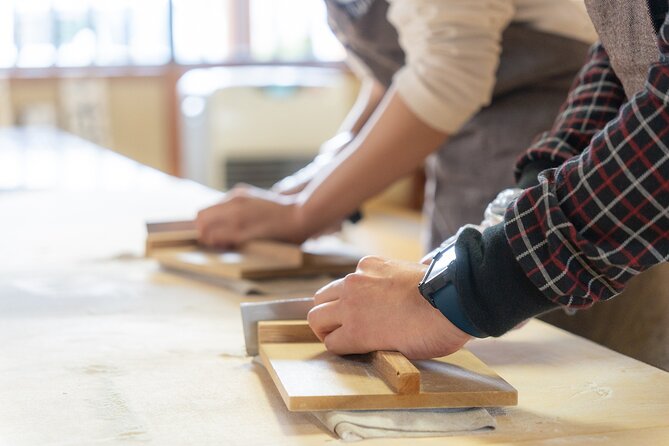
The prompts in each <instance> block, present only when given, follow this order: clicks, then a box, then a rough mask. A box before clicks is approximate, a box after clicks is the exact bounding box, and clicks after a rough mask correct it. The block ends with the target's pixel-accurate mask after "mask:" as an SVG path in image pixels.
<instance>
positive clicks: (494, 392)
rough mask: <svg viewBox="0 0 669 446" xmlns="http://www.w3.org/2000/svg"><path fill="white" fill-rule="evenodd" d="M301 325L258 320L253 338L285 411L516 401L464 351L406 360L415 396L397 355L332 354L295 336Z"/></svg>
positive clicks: (506, 403) (511, 392) (502, 383)
mask: <svg viewBox="0 0 669 446" xmlns="http://www.w3.org/2000/svg"><path fill="white" fill-rule="evenodd" d="M300 324H302V326H304V325H305V324H306V323H305V322H297V323H296V322H295V321H287V322H276V321H273V322H262V323H260V324H259V327H260V326H261V325H262V327H263V328H262V329H260V328H259V333H258V336H260V337H261V338H260V339H261V341H260V344H259V351H260V356H261V359H262V361H263V363H264V364H265V367H266V368H267V370H268V372H269V374H270V376H271V377H272V379H273V381H274V383H275V384H276V386H277V388H278V390H279V392H280V393H281V396H282V398H283V400H284V402H285V404H286V407H287V408H288V409H289V410H291V411H315V410H373V409H403V408H440V407H488V406H510V405H515V404H517V402H518V396H517V392H516V390H515V389H514V388H513V387H512V386H511V385H509V383H507V382H506V381H504V380H503V379H502V378H500V377H499V376H498V375H497V374H496V373H495V372H494V371H492V370H491V369H490V368H489V367H488V366H486V365H485V364H484V363H483V362H481V361H480V360H479V359H478V358H477V357H476V356H474V355H473V354H472V353H470V352H469V351H466V350H460V351H458V352H456V353H454V354H452V355H449V356H447V357H444V358H439V359H434V360H429V361H414V362H413V363H410V364H411V367H414V368H415V369H416V370H417V371H418V373H419V388H418V391H415V387H414V386H415V385H416V384H415V378H414V377H415V376H416V375H415V372H414V371H413V370H412V369H411V367H409V366H408V365H407V364H406V363H405V362H404V361H406V358H404V357H403V356H402V355H399V354H391V353H390V352H377V353H375V354H372V355H350V356H346V357H342V356H337V355H334V354H332V353H330V352H328V351H327V350H326V349H325V346H324V345H323V344H322V343H320V342H307V341H308V338H309V336H312V335H310V334H308V333H305V332H304V331H301V330H302V329H301V328H299V326H300ZM270 327H271V329H270ZM282 328H283V329H286V330H288V333H289V336H286V337H284V338H282V336H285V335H281V334H280V333H278V332H280V331H281V329H282ZM263 337H264V339H271V341H270V342H267V341H263V340H262V339H263ZM295 340H296V341H295ZM280 341H281V342H280ZM283 341H285V342H283ZM398 355H399V356H398ZM407 362H408V361H407ZM393 375H394V377H395V378H393ZM400 376H406V377H409V378H403V379H399V377H400ZM396 378H397V379H396ZM393 380H395V383H394V384H393ZM403 383H405V384H403Z"/></svg>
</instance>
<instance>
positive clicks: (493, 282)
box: [453, 223, 558, 336]
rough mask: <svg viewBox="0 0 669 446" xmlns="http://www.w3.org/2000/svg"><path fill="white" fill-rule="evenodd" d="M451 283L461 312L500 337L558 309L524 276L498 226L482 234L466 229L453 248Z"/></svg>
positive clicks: (476, 324) (487, 331)
mask: <svg viewBox="0 0 669 446" xmlns="http://www.w3.org/2000/svg"><path fill="white" fill-rule="evenodd" d="M455 252H456V265H455V278H454V280H453V283H454V285H455V287H456V289H457V291H458V294H459V296H460V301H461V302H462V305H463V308H464V312H465V314H466V315H467V317H468V319H469V320H470V321H471V322H472V323H473V324H474V326H476V327H477V328H478V329H479V330H481V331H483V332H485V333H487V334H489V335H490V336H501V335H502V334H504V333H506V332H507V331H509V330H511V329H512V328H513V327H515V326H516V325H518V324H519V323H521V322H523V321H524V320H526V319H529V318H531V317H533V316H536V315H538V314H541V313H544V312H546V311H549V310H552V309H555V308H558V305H557V304H555V303H553V302H551V301H550V300H549V299H548V298H547V297H546V296H545V295H544V294H543V293H542V292H541V291H540V290H539V289H538V288H537V287H536V286H535V285H534V284H533V283H532V282H531V281H530V279H529V278H528V277H527V275H525V271H524V270H523V269H522V267H521V266H520V264H519V263H518V261H517V260H516V259H515V257H514V254H513V251H511V247H510V246H509V243H508V241H507V239H506V235H505V233H504V224H503V223H500V224H497V225H495V226H492V227H490V228H488V229H486V230H485V231H484V232H483V234H481V233H480V232H478V231H477V230H475V229H471V228H469V229H465V230H464V231H462V233H461V234H460V236H459V237H458V241H457V242H456V244H455Z"/></svg>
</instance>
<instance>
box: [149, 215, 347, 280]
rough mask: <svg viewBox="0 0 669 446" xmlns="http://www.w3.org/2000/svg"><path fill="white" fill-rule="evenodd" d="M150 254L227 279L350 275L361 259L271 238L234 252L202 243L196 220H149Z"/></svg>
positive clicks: (180, 268)
mask: <svg viewBox="0 0 669 446" xmlns="http://www.w3.org/2000/svg"><path fill="white" fill-rule="evenodd" d="M146 226H147V233H148V235H147V238H146V255H147V256H149V257H153V258H155V259H156V260H158V262H159V263H160V264H161V265H162V266H164V267H166V268H168V269H172V270H175V271H182V272H188V273H194V274H197V275H201V276H206V277H212V278H217V277H218V278H223V279H268V278H282V277H290V276H307V275H318V274H336V275H342V274H347V273H349V272H352V271H354V270H355V268H356V266H357V263H358V258H357V257H355V256H346V255H339V254H330V253H318V252H304V251H303V250H302V248H301V247H300V246H299V245H293V244H289V243H282V242H276V241H270V240H255V241H251V242H248V243H246V244H244V245H243V246H241V247H240V248H239V249H236V250H234V251H223V250H215V249H207V248H204V247H202V246H199V245H198V242H197V231H196V229H195V223H194V222H193V221H174V222H154V223H147V225H146Z"/></svg>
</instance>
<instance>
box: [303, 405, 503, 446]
mask: <svg viewBox="0 0 669 446" xmlns="http://www.w3.org/2000/svg"><path fill="white" fill-rule="evenodd" d="M313 415H314V416H315V417H316V419H318V420H319V421H320V422H321V423H322V424H323V425H324V426H325V427H327V428H328V429H329V430H330V431H331V432H333V433H334V434H336V435H337V436H339V438H341V439H342V440H344V441H349V442H350V441H358V440H363V439H365V438H386V437H443V436H448V435H457V434H462V433H471V432H477V431H485V430H490V429H494V428H495V418H494V417H493V416H492V415H490V413H489V412H488V411H487V410H486V409H483V408H467V409H411V410H359V411H331V412H313Z"/></svg>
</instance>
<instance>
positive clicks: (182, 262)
mask: <svg viewBox="0 0 669 446" xmlns="http://www.w3.org/2000/svg"><path fill="white" fill-rule="evenodd" d="M257 244H262V245H263V246H262V247H261V248H260V249H259V250H255V249H254V246H255V245H257ZM270 245H275V246H276V248H277V250H278V251H285V252H287V251H294V250H295V249H297V250H298V251H299V247H297V248H295V247H293V246H290V247H289V248H285V246H284V245H285V244H283V243H279V242H260V241H259V242H255V241H254V242H249V243H247V244H246V245H244V246H243V247H242V248H241V249H239V250H237V251H218V250H207V249H204V248H200V247H176V248H160V249H155V248H154V249H153V251H152V252H151V257H153V258H155V259H156V260H158V262H159V263H160V264H161V265H163V266H165V267H167V268H172V269H174V270H177V271H185V272H192V273H195V274H201V275H205V276H210V277H223V278H232V279H248V278H255V277H277V274H278V273H277V272H281V271H284V270H288V271H290V270H295V269H299V268H300V267H301V261H300V260H299V257H301V256H295V255H293V256H292V257H291V256H283V255H282V254H278V255H275V256H267V255H265V254H264V253H263V254H259V253H258V251H260V252H263V251H266V250H268V249H270V248H269V246H270Z"/></svg>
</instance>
